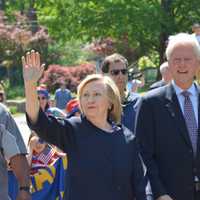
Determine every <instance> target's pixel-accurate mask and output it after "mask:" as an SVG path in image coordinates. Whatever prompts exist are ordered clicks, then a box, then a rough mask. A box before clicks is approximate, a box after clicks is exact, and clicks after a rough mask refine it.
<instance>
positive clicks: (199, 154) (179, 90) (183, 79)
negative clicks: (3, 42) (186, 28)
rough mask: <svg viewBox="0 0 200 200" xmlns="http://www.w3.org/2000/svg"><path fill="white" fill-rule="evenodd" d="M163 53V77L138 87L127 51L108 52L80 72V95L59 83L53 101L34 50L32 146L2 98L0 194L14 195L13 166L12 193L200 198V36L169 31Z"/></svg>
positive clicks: (29, 64)
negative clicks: (97, 66)
mask: <svg viewBox="0 0 200 200" xmlns="http://www.w3.org/2000/svg"><path fill="white" fill-rule="evenodd" d="M166 59H167V61H166V62H165V63H163V64H162V65H161V66H160V73H161V76H162V80H161V81H159V82H157V83H155V84H153V85H152V86H150V88H149V91H148V92H147V93H146V94H145V95H143V96H139V95H132V94H131V92H135V91H131V90H129V91H128V90H127V83H128V61H127V59H126V58H125V57H123V56H122V55H120V54H118V53H115V54H112V55H110V56H107V57H105V59H104V61H103V62H102V64H101V73H99V74H92V75H88V76H87V77H86V78H85V79H83V80H82V81H81V83H80V84H79V86H78V88H77V96H76V98H72V95H71V93H70V91H69V90H67V89H66V88H65V84H64V83H62V84H61V87H60V88H59V89H58V90H57V91H56V104H55V106H54V105H51V103H50V95H49V92H48V90H47V88H46V87H45V86H44V85H40V86H39V87H38V86H37V83H38V80H39V79H40V77H41V76H42V74H43V71H44V65H43V64H41V62H40V54H39V53H38V52H35V51H34V50H32V51H31V52H27V53H26V55H25V56H24V57H22V65H23V78H24V87H25V95H26V119H27V124H28V126H29V127H30V129H31V135H30V138H29V142H28V152H27V148H26V147H25V145H24V142H23V139H22V136H21V134H20V132H19V130H18V128H17V126H16V123H15V121H14V120H13V118H12V116H11V115H10V114H9V112H8V111H7V110H6V108H5V106H3V105H2V104H0V116H1V118H0V147H1V151H0V199H2V200H7V199H9V197H8V190H9V184H8V182H9V181H8V178H7V173H6V171H7V169H8V168H9V170H10V171H12V173H13V177H15V179H16V184H17V186H16V187H15V188H14V187H13V188H14V189H13V188H12V189H13V191H15V195H12V194H14V192H12V189H10V190H9V191H10V198H11V199H17V200H29V199H31V198H32V199H37V200H40V199H50V200H51V199H52V200H53V199H60V200H80V199H84V200H93V199H95V200H102V199H105V200H122V199H123V200H199V199H200V136H199V133H200V131H199V118H200V117H199V116H200V114H199V113H200V112H199V94H200V88H199V85H198V84H197V82H196V81H195V76H196V74H197V73H198V71H199V68H200V46H199V43H198V41H197V39H196V38H195V37H194V36H193V35H190V34H187V33H179V34H176V35H174V36H173V37H170V39H169V41H168V44H167V48H166ZM64 96H65V98H64ZM45 170H46V171H45ZM49 171H50V172H49ZM8 177H9V176H8ZM12 180H13V179H12ZM38 182H39V183H38ZM13 185H14V184H13ZM50 186H51V187H50ZM43 187H44V188H45V189H43ZM49 188H50V189H49ZM42 189H43V190H42ZM53 192H55V194H53ZM47 193H48V195H49V196H48V195H46V194H47ZM34 195H35V196H34ZM45 195H46V196H45Z"/></svg>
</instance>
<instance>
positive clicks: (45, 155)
mask: <svg viewBox="0 0 200 200" xmlns="http://www.w3.org/2000/svg"><path fill="white" fill-rule="evenodd" d="M54 154H55V149H54V148H52V147H50V146H49V145H47V146H46V148H45V149H44V150H43V151H42V152H41V153H40V154H39V156H38V158H37V159H38V160H39V161H41V162H42V163H44V164H45V165H48V164H50V161H51V160H52V158H53V156H54Z"/></svg>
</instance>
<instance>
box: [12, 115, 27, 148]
mask: <svg viewBox="0 0 200 200" xmlns="http://www.w3.org/2000/svg"><path fill="white" fill-rule="evenodd" d="M14 119H15V121H16V123H17V125H18V127H19V129H20V131H21V133H22V136H23V139H24V142H25V144H26V145H27V143H28V138H29V135H30V129H29V128H28V126H27V124H26V118H25V115H24V114H22V115H18V116H15V117H14Z"/></svg>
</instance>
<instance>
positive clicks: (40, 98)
mask: <svg viewBox="0 0 200 200" xmlns="http://www.w3.org/2000/svg"><path fill="white" fill-rule="evenodd" d="M45 99H47V98H46V97H38V100H45Z"/></svg>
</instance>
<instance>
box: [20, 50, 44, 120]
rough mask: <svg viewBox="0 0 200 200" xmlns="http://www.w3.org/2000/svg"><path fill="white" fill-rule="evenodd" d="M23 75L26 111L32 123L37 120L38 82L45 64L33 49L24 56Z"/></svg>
mask: <svg viewBox="0 0 200 200" xmlns="http://www.w3.org/2000/svg"><path fill="white" fill-rule="evenodd" d="M22 65H23V77H24V86H25V96H26V112H27V114H28V116H29V118H30V120H31V122H32V123H35V122H36V121H37V117H38V113H39V108H40V107H39V102H38V99H37V90H36V87H37V82H38V80H39V78H40V77H41V76H42V73H43V71H44V64H42V65H41V63H40V54H39V53H38V52H35V51H34V50H32V51H31V52H28V53H27V54H26V56H25V57H22Z"/></svg>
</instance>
